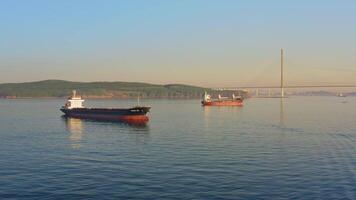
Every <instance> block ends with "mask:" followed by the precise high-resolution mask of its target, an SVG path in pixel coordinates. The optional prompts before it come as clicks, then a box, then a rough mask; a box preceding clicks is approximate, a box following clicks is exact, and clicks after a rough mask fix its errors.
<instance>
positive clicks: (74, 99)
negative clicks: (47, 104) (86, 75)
mask: <svg viewBox="0 0 356 200" xmlns="http://www.w3.org/2000/svg"><path fill="white" fill-rule="evenodd" d="M76 94H77V91H75V90H73V95H72V96H71V97H69V98H68V100H67V102H66V104H65V105H64V107H65V108H67V109H73V108H84V105H83V103H84V99H82V97H81V96H77V95H76Z"/></svg>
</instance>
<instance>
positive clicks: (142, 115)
mask: <svg viewBox="0 0 356 200" xmlns="http://www.w3.org/2000/svg"><path fill="white" fill-rule="evenodd" d="M149 110H150V108H149V107H134V108H128V109H106V108H102V109H100V108H74V109H66V108H62V109H61V111H62V112H63V113H64V114H65V116H67V117H73V118H81V119H92V120H104V121H118V122H127V123H147V122H148V121H149V118H148V116H147V113H148V112H149Z"/></svg>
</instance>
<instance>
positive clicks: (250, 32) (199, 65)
mask: <svg viewBox="0 0 356 200" xmlns="http://www.w3.org/2000/svg"><path fill="white" fill-rule="evenodd" d="M355 10H356V1H348V0H344V1H338V0H334V1H328V0H324V1H317V0H315V1H306V0H299V1H277V0H269V1H261V0H249V1H242V0H241V1H238V0H169V1H167V0H126V1H124V0H105V1H101V0H75V1H73V0H53V1H48V0H28V1H23V0H0V82H1V83H7V82H29V81H39V80H47V79H61V80H70V81H132V82H149V83H156V84H168V83H182V84H191V85H198V86H207V87H228V86H232V87H237V86H256V85H278V82H279V76H280V74H279V65H280V64H279V62H280V57H279V55H280V52H279V51H280V49H281V48H283V49H284V51H285V82H286V83H285V84H286V85H303V84H356V12H355Z"/></svg>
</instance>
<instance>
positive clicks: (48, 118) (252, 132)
mask: <svg viewBox="0 0 356 200" xmlns="http://www.w3.org/2000/svg"><path fill="white" fill-rule="evenodd" d="M343 101H345V99H344V98H343V99H341V98H337V97H292V98H288V99H284V100H282V101H281V100H280V99H250V100H247V101H246V104H245V106H244V107H242V108H240V107H210V108H203V107H201V106H200V105H199V101H198V100H146V101H143V102H142V103H143V104H147V105H150V106H152V111H151V113H150V117H151V121H150V123H149V124H148V125H147V126H139V127H138V126H131V125H126V124H120V123H109V122H96V121H85V120H79V119H70V118H62V117H61V113H60V112H59V110H58V109H59V107H60V106H61V104H62V103H63V101H62V100H0V108H1V110H0V117H1V120H0V127H1V132H0V141H1V145H0V162H1V165H0V198H1V199H7V198H8V199H323V200H324V199H356V123H355V121H354V120H355V119H356V112H355V108H356V98H352V97H350V98H349V97H348V98H347V102H346V103H345V102H343ZM88 103H89V105H91V106H108V107H114V106H128V105H130V104H135V102H134V101H132V102H131V101H124V100H110V101H108V100H106V101H105V100H100V101H99V100H91V101H90V102H89V101H88Z"/></svg>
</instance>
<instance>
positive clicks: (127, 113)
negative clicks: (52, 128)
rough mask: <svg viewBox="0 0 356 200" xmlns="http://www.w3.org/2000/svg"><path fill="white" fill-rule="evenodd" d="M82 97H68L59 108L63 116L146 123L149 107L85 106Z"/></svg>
mask: <svg viewBox="0 0 356 200" xmlns="http://www.w3.org/2000/svg"><path fill="white" fill-rule="evenodd" d="M83 103H84V99H82V98H81V97H80V96H76V92H75V91H73V96H71V97H69V98H68V100H67V102H66V104H65V105H64V106H63V107H62V108H61V109H60V110H61V111H62V112H63V113H64V114H65V116H67V117H73V118H82V119H93V120H107V121H118V122H127V123H137V124H141V123H147V122H148V121H149V118H148V116H147V113H148V112H149V110H150V107H144V106H136V107H132V108H85V107H84V106H83Z"/></svg>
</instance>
